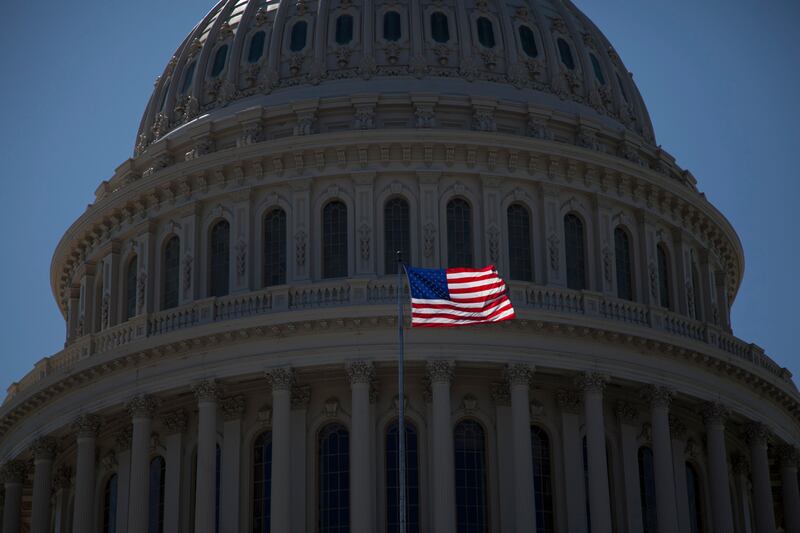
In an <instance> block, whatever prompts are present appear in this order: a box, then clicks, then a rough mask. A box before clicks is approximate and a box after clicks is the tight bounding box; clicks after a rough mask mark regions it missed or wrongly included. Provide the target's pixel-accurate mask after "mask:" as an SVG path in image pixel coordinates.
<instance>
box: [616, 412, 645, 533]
mask: <svg viewBox="0 0 800 533" xmlns="http://www.w3.org/2000/svg"><path fill="white" fill-rule="evenodd" d="M616 414H617V418H618V419H619V434H620V447H621V449H622V450H621V452H622V456H621V458H620V459H621V462H622V473H623V474H622V475H623V487H624V488H625V522H626V525H627V528H626V531H641V530H642V500H641V497H642V496H641V493H640V492H639V490H640V489H639V461H638V451H639V445H638V443H637V441H636V434H637V426H638V425H639V413H638V411H637V410H636V408H635V407H634V406H633V405H632V404H630V403H628V402H622V401H621V402H617V405H616Z"/></svg>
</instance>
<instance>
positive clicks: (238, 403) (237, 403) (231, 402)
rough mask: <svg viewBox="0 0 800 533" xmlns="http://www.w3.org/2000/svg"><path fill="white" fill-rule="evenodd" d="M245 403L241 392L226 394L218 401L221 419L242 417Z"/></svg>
mask: <svg viewBox="0 0 800 533" xmlns="http://www.w3.org/2000/svg"><path fill="white" fill-rule="evenodd" d="M246 405H247V402H246V400H245V397H244V396H243V395H241V394H237V395H236V396H226V397H225V398H223V399H222V401H221V402H220V408H221V409H222V417H223V419H224V420H238V419H240V418H242V415H243V414H244V409H245V407H246Z"/></svg>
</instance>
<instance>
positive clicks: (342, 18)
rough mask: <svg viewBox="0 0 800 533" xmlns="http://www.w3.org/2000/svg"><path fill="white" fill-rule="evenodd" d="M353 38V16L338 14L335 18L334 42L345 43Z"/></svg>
mask: <svg viewBox="0 0 800 533" xmlns="http://www.w3.org/2000/svg"><path fill="white" fill-rule="evenodd" d="M352 40H353V16H352V15H339V17H337V18H336V44H347V43H349V42H350V41H352Z"/></svg>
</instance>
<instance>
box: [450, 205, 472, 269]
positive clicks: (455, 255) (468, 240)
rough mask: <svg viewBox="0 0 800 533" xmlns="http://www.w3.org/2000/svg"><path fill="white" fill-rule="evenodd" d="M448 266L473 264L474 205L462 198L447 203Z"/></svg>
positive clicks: (469, 265) (468, 265)
mask: <svg viewBox="0 0 800 533" xmlns="http://www.w3.org/2000/svg"><path fill="white" fill-rule="evenodd" d="M447 266H448V267H471V266H472V207H471V206H470V205H469V203H467V201H466V200H463V199H461V198H454V199H453V200H450V201H449V202H448V203H447Z"/></svg>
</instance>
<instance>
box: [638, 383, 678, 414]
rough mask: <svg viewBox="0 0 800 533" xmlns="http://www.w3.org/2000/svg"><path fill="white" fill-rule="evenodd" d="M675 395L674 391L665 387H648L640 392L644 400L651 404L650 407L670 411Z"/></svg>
mask: <svg viewBox="0 0 800 533" xmlns="http://www.w3.org/2000/svg"><path fill="white" fill-rule="evenodd" d="M673 393H674V391H673V390H672V389H671V388H670V387H665V386H663V385H647V386H646V387H644V388H643V389H641V390H640V391H639V395H640V396H641V397H642V400H644V401H646V402H649V403H650V407H662V408H665V409H669V404H670V403H672V395H673Z"/></svg>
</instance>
